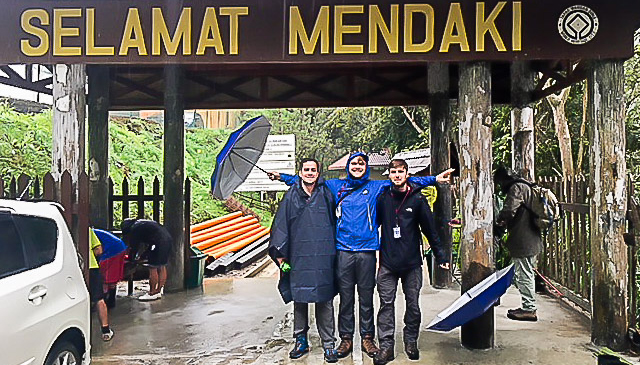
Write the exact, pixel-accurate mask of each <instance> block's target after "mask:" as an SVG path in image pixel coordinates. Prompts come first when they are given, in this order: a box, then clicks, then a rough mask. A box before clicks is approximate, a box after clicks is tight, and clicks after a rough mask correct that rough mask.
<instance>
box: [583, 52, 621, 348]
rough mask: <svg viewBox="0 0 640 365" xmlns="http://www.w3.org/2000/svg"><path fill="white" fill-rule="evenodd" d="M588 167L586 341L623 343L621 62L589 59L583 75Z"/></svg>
mask: <svg viewBox="0 0 640 365" xmlns="http://www.w3.org/2000/svg"><path fill="white" fill-rule="evenodd" d="M588 92H589V109H590V110H589V118H590V119H591V121H590V123H589V124H590V125H591V128H590V129H589V141H590V142H589V144H590V146H591V147H590V153H589V161H590V166H591V172H590V174H589V176H590V179H589V180H590V182H589V183H590V191H591V211H590V216H589V219H590V223H589V227H591V229H590V238H591V262H592V265H591V268H592V269H591V270H592V273H591V283H592V285H591V288H592V290H591V308H592V309H591V318H592V319H591V340H592V341H593V342H594V343H595V344H596V345H600V346H607V347H609V348H611V349H613V350H616V351H620V350H623V349H624V348H626V346H627V336H626V335H627V304H628V296H627V290H628V285H627V280H628V276H627V270H628V261H627V247H626V246H625V244H624V238H623V233H624V231H625V223H626V222H625V217H626V213H627V189H626V177H627V176H626V175H627V165H626V162H625V151H626V143H625V142H626V141H625V112H626V110H625V98H624V62H623V61H594V63H593V65H592V68H591V70H590V73H589V77H588Z"/></svg>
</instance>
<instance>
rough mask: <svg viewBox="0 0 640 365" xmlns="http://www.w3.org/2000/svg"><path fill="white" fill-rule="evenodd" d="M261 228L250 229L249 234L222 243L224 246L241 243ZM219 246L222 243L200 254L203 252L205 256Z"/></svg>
mask: <svg viewBox="0 0 640 365" xmlns="http://www.w3.org/2000/svg"><path fill="white" fill-rule="evenodd" d="M263 228H264V227H262V226H260V227H257V228H254V229H252V230H251V231H249V232H247V233H243V234H241V235H239V236H237V237H235V238H232V239H230V240H229V241H226V242H224V243H225V244H233V243H236V242H238V241H242V240H243V239H245V238H249V237H251V236H253V235H254V234H256V233H258V232H260V231H261V230H262V229H263ZM220 245H222V243H220V244H217V245H214V246H213V247H211V248H208V249H206V250H204V251H202V252H203V253H205V254H209V253H212V252H213V251H215V250H217V249H219V248H220V247H219V246H220Z"/></svg>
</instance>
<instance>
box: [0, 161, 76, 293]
mask: <svg viewBox="0 0 640 365" xmlns="http://www.w3.org/2000/svg"><path fill="white" fill-rule="evenodd" d="M5 185H6V186H5ZM76 185H77V190H75V189H74V183H73V179H72V177H71V174H70V173H69V171H65V172H64V173H63V174H62V176H61V178H60V181H55V179H54V178H53V175H51V173H47V174H46V175H44V177H43V178H40V177H36V178H32V177H30V176H28V175H25V174H21V175H20V176H19V177H18V178H17V179H16V178H15V177H12V178H11V179H10V180H9V183H8V184H5V180H4V179H3V178H2V177H0V198H3V199H20V200H45V201H52V202H57V203H59V204H60V205H62V207H63V208H64V212H63V213H62V215H63V216H64V219H65V221H66V222H67V227H68V228H69V231H70V232H71V236H72V237H73V241H74V242H75V244H76V247H77V248H78V253H79V254H80V257H81V259H82V265H81V268H82V269H83V272H84V275H85V280H87V279H88V274H89V267H88V263H89V177H88V176H87V174H86V173H85V172H82V173H81V174H80V177H79V178H78V181H77V182H76Z"/></svg>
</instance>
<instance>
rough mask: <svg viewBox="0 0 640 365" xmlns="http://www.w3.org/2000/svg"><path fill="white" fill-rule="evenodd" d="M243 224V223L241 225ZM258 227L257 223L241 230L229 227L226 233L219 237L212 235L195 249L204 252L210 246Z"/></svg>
mask: <svg viewBox="0 0 640 365" xmlns="http://www.w3.org/2000/svg"><path fill="white" fill-rule="evenodd" d="M241 224H244V223H241ZM258 227H260V224H259V223H254V224H252V225H248V226H243V227H241V228H234V227H229V230H228V231H227V233H224V234H221V235H217V234H215V233H217V232H215V233H214V235H212V236H211V237H210V239H208V240H206V241H201V242H200V243H198V244H196V245H195V246H196V248H197V249H198V250H200V251H203V250H206V249H207V248H210V247H211V246H213V245H215V244H216V243H220V242H224V241H227V240H229V239H231V238H233V237H236V236H239V235H241V234H243V233H246V232H249V231H251V230H253V229H254V228H258Z"/></svg>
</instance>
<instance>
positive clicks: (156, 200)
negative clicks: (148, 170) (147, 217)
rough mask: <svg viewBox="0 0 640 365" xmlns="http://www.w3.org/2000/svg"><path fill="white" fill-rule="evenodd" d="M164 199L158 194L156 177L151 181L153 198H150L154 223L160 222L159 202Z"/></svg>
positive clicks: (158, 184) (158, 187)
mask: <svg viewBox="0 0 640 365" xmlns="http://www.w3.org/2000/svg"><path fill="white" fill-rule="evenodd" d="M163 199H164V197H163V196H162V195H161V194H160V180H158V177H157V176H156V177H155V178H154V179H153V196H152V202H153V203H152V204H153V208H152V209H153V220H154V221H156V222H160V202H161V201H162V200H163Z"/></svg>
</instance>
